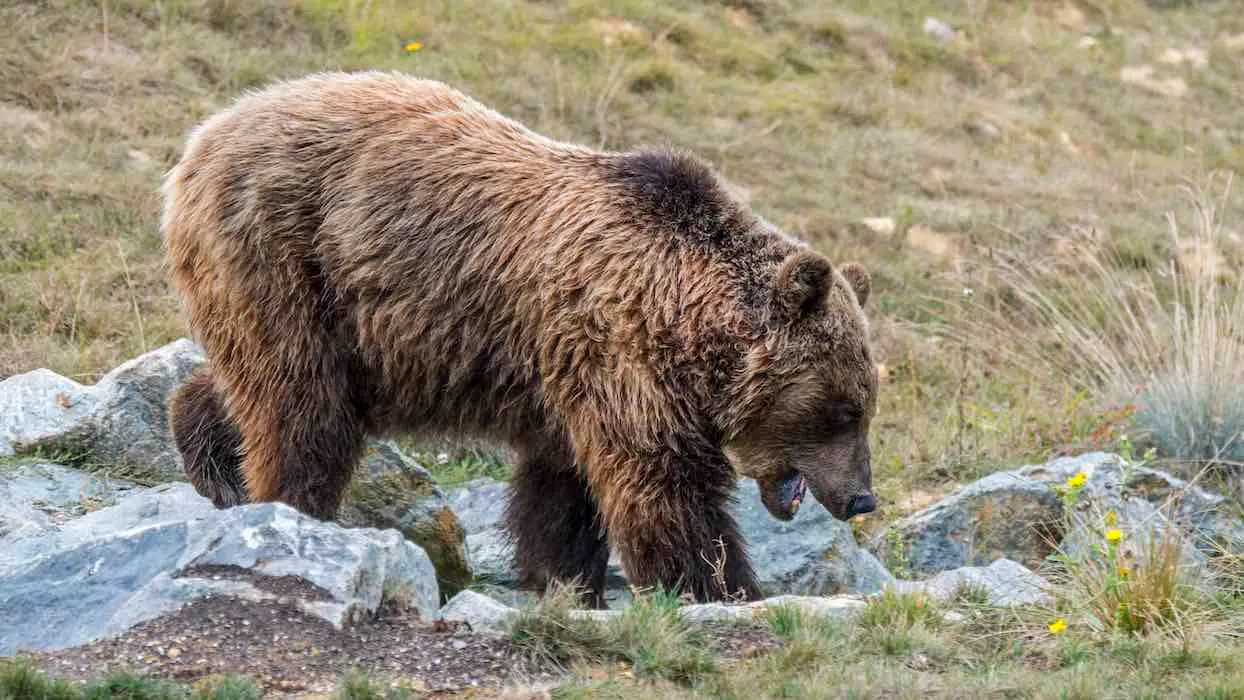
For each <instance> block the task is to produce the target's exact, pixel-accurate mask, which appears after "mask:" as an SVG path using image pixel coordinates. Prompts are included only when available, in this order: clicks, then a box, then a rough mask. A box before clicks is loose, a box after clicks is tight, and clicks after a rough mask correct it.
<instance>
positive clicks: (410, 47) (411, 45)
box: [406, 41, 423, 53]
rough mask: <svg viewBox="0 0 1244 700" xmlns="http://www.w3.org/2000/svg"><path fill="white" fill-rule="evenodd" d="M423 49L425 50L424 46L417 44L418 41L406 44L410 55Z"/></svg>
mask: <svg viewBox="0 0 1244 700" xmlns="http://www.w3.org/2000/svg"><path fill="white" fill-rule="evenodd" d="M422 48H423V44H420V43H419V42H417V41H412V42H410V43H408V44H406V50H407V51H409V52H410V53H414V52H416V51H418V50H419V49H422Z"/></svg>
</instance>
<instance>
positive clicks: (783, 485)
mask: <svg viewBox="0 0 1244 700" xmlns="http://www.w3.org/2000/svg"><path fill="white" fill-rule="evenodd" d="M807 493H808V482H807V481H806V480H805V479H804V478H803V474H800V473H799V472H791V474H790V476H787V477H786V478H784V479H779V480H773V481H767V482H762V483H761V484H760V501H761V503H764V506H765V509H766V510H768V511H769V514H770V515H772V516H773V517H775V518H777V519H778V520H790V519H791V518H794V517H795V514H796V513H798V512H799V505H800V504H801V503H803V499H804V496H806V495H807Z"/></svg>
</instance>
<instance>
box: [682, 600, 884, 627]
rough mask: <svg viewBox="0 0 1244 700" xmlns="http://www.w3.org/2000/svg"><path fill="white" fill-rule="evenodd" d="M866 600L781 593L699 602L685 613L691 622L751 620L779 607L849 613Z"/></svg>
mask: <svg viewBox="0 0 1244 700" xmlns="http://www.w3.org/2000/svg"><path fill="white" fill-rule="evenodd" d="M866 605H867V603H865V602H864V601H863V600H860V599H859V598H856V597H851V596H845V595H838V596H800V595H780V596H774V597H772V598H766V599H765V600H758V601H755V602H752V603H747V604H746V605H726V604H723V603H699V604H695V605H687V606H684V607H683V608H682V614H683V616H684V617H685V618H686V619H688V620H690V621H692V622H723V621H737V620H751V619H755V618H758V617H761V616H763V615H764V614H765V613H767V612H768V611H771V610H772V609H774V608H776V607H779V606H785V607H791V608H794V609H796V610H798V611H800V612H801V613H803V614H804V615H811V616H817V617H849V616H852V615H854V614H856V613H858V612H859V611H860V610H862V609H863V608H864V607H865V606H866Z"/></svg>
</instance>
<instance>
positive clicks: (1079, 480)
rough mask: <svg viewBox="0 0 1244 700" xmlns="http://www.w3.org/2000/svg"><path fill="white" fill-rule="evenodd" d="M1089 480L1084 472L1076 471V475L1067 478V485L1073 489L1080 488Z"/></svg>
mask: <svg viewBox="0 0 1244 700" xmlns="http://www.w3.org/2000/svg"><path fill="white" fill-rule="evenodd" d="M1086 481H1088V476H1087V475H1086V474H1085V473H1084V472H1076V475H1075V476H1073V477H1071V478H1070V479H1068V480H1067V485H1068V486H1070V487H1071V488H1073V489H1078V488H1080V487H1081V486H1083V485H1084V483H1085V482H1086Z"/></svg>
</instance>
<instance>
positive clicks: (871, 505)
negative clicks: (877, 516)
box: [846, 493, 877, 520]
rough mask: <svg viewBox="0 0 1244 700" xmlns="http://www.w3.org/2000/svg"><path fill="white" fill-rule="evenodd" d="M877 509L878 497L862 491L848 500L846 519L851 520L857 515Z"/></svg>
mask: <svg viewBox="0 0 1244 700" xmlns="http://www.w3.org/2000/svg"><path fill="white" fill-rule="evenodd" d="M874 510H877V497H876V496H874V495H872V494H871V493H860V494H856V495H854V496H852V497H851V500H850V501H848V502H847V513H846V516H847V517H846V519H847V520H850V519H851V518H854V517H855V516H857V515H863V514H865V513H871V512H873V511H874Z"/></svg>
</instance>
